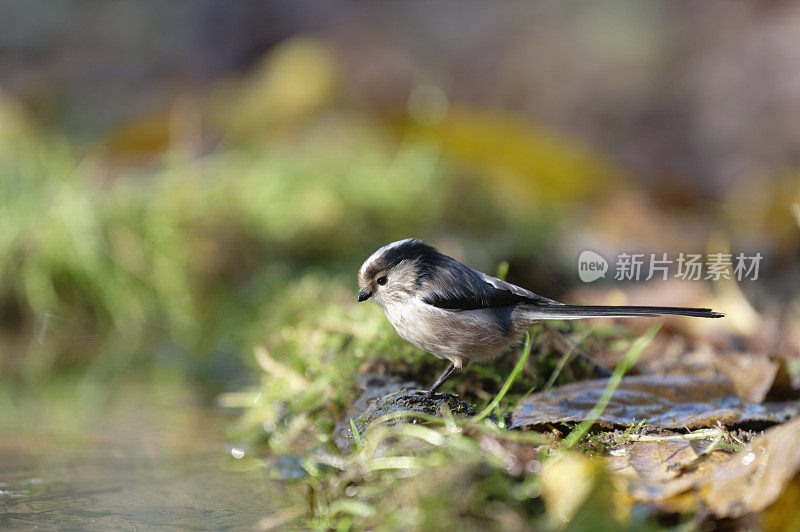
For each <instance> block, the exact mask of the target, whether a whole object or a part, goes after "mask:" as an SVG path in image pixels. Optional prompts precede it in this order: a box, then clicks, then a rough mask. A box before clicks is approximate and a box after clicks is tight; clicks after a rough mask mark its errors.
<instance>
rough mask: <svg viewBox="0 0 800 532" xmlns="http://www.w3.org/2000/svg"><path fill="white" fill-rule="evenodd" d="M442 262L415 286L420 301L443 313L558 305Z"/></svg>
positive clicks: (422, 273)
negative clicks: (446, 311) (417, 286)
mask: <svg viewBox="0 0 800 532" xmlns="http://www.w3.org/2000/svg"><path fill="white" fill-rule="evenodd" d="M444 257H446V256H444ZM446 258H447V259H449V260H448V261H447V264H442V265H437V267H432V268H429V269H423V271H422V272H420V276H419V281H418V284H419V285H420V288H422V289H423V293H424V294H425V296H424V297H423V301H425V303H427V304H429V305H433V306H434V307H439V308H443V309H447V310H475V309H481V308H492V307H506V306H510V305H516V304H520V303H526V304H528V305H561V303H559V302H558V301H554V300H552V299H548V298H546V297H542V296H540V295H538V294H534V293H533V292H531V291H530V290H525V289H524V288H522V287H519V286H517V285H514V284H511V283H507V282H505V281H501V280H500V279H498V278H496V277H492V276H491V275H486V274H485V273H482V272H479V271H476V270H473V269H472V268H469V267H467V266H465V265H464V264H461V263H460V262H458V261H456V260H455V259H451V258H450V257H446ZM451 261H452V262H451ZM442 266H443V267H442Z"/></svg>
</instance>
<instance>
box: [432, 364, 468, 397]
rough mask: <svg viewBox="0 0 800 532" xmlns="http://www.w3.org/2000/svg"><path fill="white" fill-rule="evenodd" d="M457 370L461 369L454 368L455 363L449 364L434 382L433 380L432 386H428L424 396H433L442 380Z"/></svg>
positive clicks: (442, 382)
mask: <svg viewBox="0 0 800 532" xmlns="http://www.w3.org/2000/svg"><path fill="white" fill-rule="evenodd" d="M459 371H461V368H460V367H459V368H456V365H455V364H450V367H449V368H447V369H446V370H445V372H444V373H442V376H441V377H439V378H438V379H436V382H434V383H433V386H431V387H430V389H429V390H428V392H427V393H426V394H425V397H433V394H435V393H436V390H438V389H439V388H440V387H441V386H442V384H444V381H446V380H447V379H449V378H450V377H452V376H453V374H455V373H458V372H459Z"/></svg>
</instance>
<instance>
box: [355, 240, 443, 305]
mask: <svg viewBox="0 0 800 532" xmlns="http://www.w3.org/2000/svg"><path fill="white" fill-rule="evenodd" d="M437 255H439V252H438V251H436V250H435V249H434V248H432V247H431V246H429V245H427V244H425V243H424V242H423V241H422V240H418V239H416V238H407V239H405V240H398V241H397V242H392V243H391V244H387V245H385V246H383V247H382V248H380V249H378V250H377V251H376V252H375V253H373V254H372V255H370V256H369V258H368V259H367V260H365V261H364V264H362V265H361V268H359V270H358V301H366V300H367V299H371V300H372V301H374V302H375V303H376V304H377V305H378V306H379V307H381V308H383V307H384V306H385V305H386V304H389V303H392V302H395V303H397V302H402V301H403V300H405V299H407V298H409V297H413V295H414V294H415V293H416V291H417V290H418V289H419V288H420V276H421V275H423V274H424V271H425V269H426V268H428V267H430V265H432V263H433V262H434V259H435V257H436V256H437Z"/></svg>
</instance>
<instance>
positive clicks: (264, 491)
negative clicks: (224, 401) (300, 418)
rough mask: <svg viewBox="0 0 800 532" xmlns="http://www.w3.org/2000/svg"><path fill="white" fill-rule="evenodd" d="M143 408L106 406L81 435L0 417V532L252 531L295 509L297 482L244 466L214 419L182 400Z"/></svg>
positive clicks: (42, 423) (43, 421) (44, 421)
mask: <svg viewBox="0 0 800 532" xmlns="http://www.w3.org/2000/svg"><path fill="white" fill-rule="evenodd" d="M128 399H130V397H128ZM162 399H163V398H162ZM142 402H143V401H142V399H141V398H139V400H138V401H136V402H133V403H131V402H130V401H129V400H126V401H124V402H123V404H125V405H129V406H128V407H119V406H115V407H112V408H104V409H103V411H102V415H100V416H98V417H94V419H92V420H87V419H82V420H81V421H80V422H78V424H79V425H80V429H81V430H78V427H76V426H74V425H73V426H72V427H70V428H69V430H65V428H64V426H63V425H61V426H56V425H57V424H51V423H50V421H51V420H49V419H48V418H47V416H43V417H42V418H41V419H39V420H38V421H37V420H36V419H32V418H31V417H26V419H22V418H21V417H20V416H21V415H22V410H19V409H18V410H17V411H16V415H6V413H7V411H3V412H2V413H3V416H2V417H0V528H3V529H5V528H34V527H48V528H49V527H63V528H70V529H74V528H78V529H86V528H95V529H109V528H115V529H116V528H125V529H128V528H140V527H141V528H145V529H151V528H158V527H168V528H189V529H226V528H253V527H256V526H257V525H258V524H259V523H260V522H262V519H264V518H265V517H267V516H270V515H275V514H276V513H278V512H280V511H281V510H285V509H286V508H288V507H292V506H294V507H295V508H297V507H298V506H297V501H298V498H297V497H296V496H295V497H293V494H299V493H300V490H301V483H302V480H293V481H278V480H275V479H274V478H272V477H273V476H272V475H269V474H268V473H267V472H265V470H264V468H263V467H259V466H258V465H256V466H255V467H250V468H243V467H242V465H243V464H242V460H237V459H236V458H235V456H236V454H239V453H241V455H242V456H243V455H244V452H245V450H244V449H242V448H240V447H235V448H233V450H234V451H237V452H236V453H233V452H232V446H231V445H230V443H226V441H225V439H224V438H223V436H222V431H221V428H222V426H223V424H224V423H225V420H223V419H222V418H221V415H220V414H219V413H213V412H210V411H208V410H207V409H202V408H198V407H197V406H191V402H189V404H187V402H186V401H185V396H184V397H182V400H181V401H174V402H173V401H171V400H168V401H163V400H162V404H159V405H157V406H156V405H150V406H142ZM170 403H173V404H170ZM130 405H136V406H135V407H133V408H131V407H130ZM54 408H58V407H54ZM25 413H26V414H28V416H29V415H30V411H26V412H25ZM76 418H80V416H77V415H76ZM232 454H233V456H232ZM254 463H255V464H258V463H257V462H254ZM242 469H246V470H245V471H241V470H242ZM292 499H294V503H293V501H292ZM295 513H296V512H295Z"/></svg>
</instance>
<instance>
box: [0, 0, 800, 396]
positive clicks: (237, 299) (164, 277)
mask: <svg viewBox="0 0 800 532" xmlns="http://www.w3.org/2000/svg"><path fill="white" fill-rule="evenodd" d="M2 12H3V13H4V16H3V17H2V18H0V383H2V387H3V389H4V390H5V391H6V393H5V394H4V397H5V398H6V399H8V400H10V399H9V397H13V396H15V395H16V394H18V393H19V392H20V391H21V390H29V389H42V388H47V387H50V386H53V385H54V383H57V382H70V383H75V382H77V383H79V384H83V385H86V384H87V383H91V387H92V388H93V389H96V390H105V391H110V390H113V389H115V388H116V387H117V386H118V384H119V382H122V381H124V380H126V379H128V378H130V377H132V376H145V377H146V378H154V377H157V376H158V375H162V374H169V375H173V376H177V378H179V379H181V380H185V381H186V382H187V383H190V384H191V385H192V386H195V385H196V386H198V387H199V388H200V389H202V390H204V393H205V392H209V393H208V396H209V397H210V396H211V395H212V394H213V393H216V392H219V391H222V390H231V389H236V388H237V387H239V386H241V385H242V384H243V383H246V382H250V381H252V380H253V379H254V377H253V373H254V372H252V371H250V369H248V368H251V367H254V365H255V362H254V361H253V356H252V348H253V346H254V345H256V344H258V343H260V342H262V341H265V339H270V338H284V339H286V334H283V336H281V335H282V333H285V332H286V327H287V326H288V325H290V324H294V323H297V322H298V321H301V320H302V319H303V318H304V316H305V315H307V314H313V312H314V311H315V310H316V308H317V307H319V306H322V305H327V304H328V302H330V301H331V300H335V301H337V302H340V303H338V304H339V305H340V307H339V308H348V307H349V306H351V305H354V301H350V300H349V299H348V298H349V296H350V294H351V293H352V294H354V293H355V286H354V275H355V271H356V269H357V267H358V265H359V264H360V263H361V262H362V261H363V259H364V258H365V257H366V256H368V255H369V253H370V252H371V251H373V250H374V249H375V248H377V247H379V246H380V245H382V244H385V243H387V242H390V241H393V240H397V239H400V238H405V237H408V236H417V237H420V238H423V239H425V240H428V241H430V242H431V243H433V244H436V245H437V246H439V247H440V248H442V249H443V250H444V251H446V252H449V253H450V254H455V255H456V256H457V257H459V258H461V259H463V260H464V261H465V262H467V263H469V264H471V265H473V266H475V267H477V268H480V269H485V270H487V271H493V270H494V269H495V268H496V267H497V264H498V263H499V262H500V261H501V260H508V261H509V262H510V264H511V269H510V272H511V273H510V277H509V278H510V280H512V281H514V282H518V283H522V284H525V285H526V286H529V287H530V288H532V289H534V290H536V291H538V292H541V293H543V294H545V295H547V296H549V297H556V298H558V297H564V296H567V295H568V294H569V293H570V291H571V289H573V288H574V287H576V286H577V285H578V284H579V281H578V280H577V275H576V273H577V272H576V257H577V255H578V254H579V253H580V251H581V250H583V249H594V250H599V251H601V252H603V253H604V254H605V255H606V256H607V257H613V256H615V255H616V254H617V253H619V252H623V251H626V252H633V251H643V252H679V251H688V252H697V251H701V252H702V251H705V250H708V249H712V248H714V247H715V246H716V247H717V248H719V247H720V246H721V247H722V248H727V249H732V250H734V251H744V252H755V251H760V252H761V253H762V254H763V255H764V256H765V261H764V263H763V266H762V274H761V277H760V279H759V281H758V282H757V283H750V284H749V285H748V286H745V287H743V290H744V292H745V293H746V294H747V295H748V298H750V300H751V302H753V304H754V305H755V306H756V308H757V309H762V308H767V309H775V308H778V309H780V308H784V307H785V306H786V305H787V304H789V303H790V302H793V301H796V300H797V297H796V296H797V290H798V289H800V288H799V287H798V283H797V282H796V281H797V279H798V262H799V259H798V249H799V248H798V242H800V236H799V235H798V217H800V215H799V214H798V212H799V211H800V208H799V207H798V195H799V194H800V178H799V176H800V165H798V161H800V122H798V120H797V119H796V118H797V116H798V115H799V114H800V81H798V74H797V73H798V72H800V32H798V31H797V28H798V27H800V6H798V4H796V3H792V2H764V3H752V4H747V3H740V4H736V5H731V4H730V3H726V2H701V3H675V2H646V3H643V2H636V1H620V2H612V3H611V4H608V5H604V6H603V7H602V8H601V7H600V6H597V5H595V4H592V3H586V2H537V3H523V2H512V3H503V4H495V3H492V4H488V3H480V2H467V3H464V2H369V3H365V2H348V1H344V0H326V1H323V2H310V1H297V2H251V1H244V2H219V1H213V0H207V1H197V2H189V1H171V2H156V1H150V2H136V3H134V2H126V1H102V2H101V1H62V2H56V3H53V2H43V1H27V2H13V1H10V2H2ZM792 209H794V211H793V210H792ZM611 285H612V283H610V282H607V283H606V284H605V285H604V286H606V287H608V286H611ZM692 297H693V296H689V297H687V298H685V299H684V300H680V301H670V302H668V303H669V304H691V303H693V302H694V301H693V300H692ZM698 297H699V296H698ZM723 310H724V309H723ZM359 312H365V313H368V315H369V316H370V319H373V318H374V319H377V316H378V313H379V311H378V310H377V309H371V311H370V310H366V309H365V310H363V311H362V310H359ZM373 314H374V315H373ZM376 323H383V322H380V321H376ZM384 326H385V327H388V326H387V325H385V324H383V325H381V327H384ZM311 332H313V331H311ZM384 332H385V331H384ZM268 344H269V342H268ZM103 393H105V392H103ZM101 395H102V393H101ZM12 402H13V401H12Z"/></svg>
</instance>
